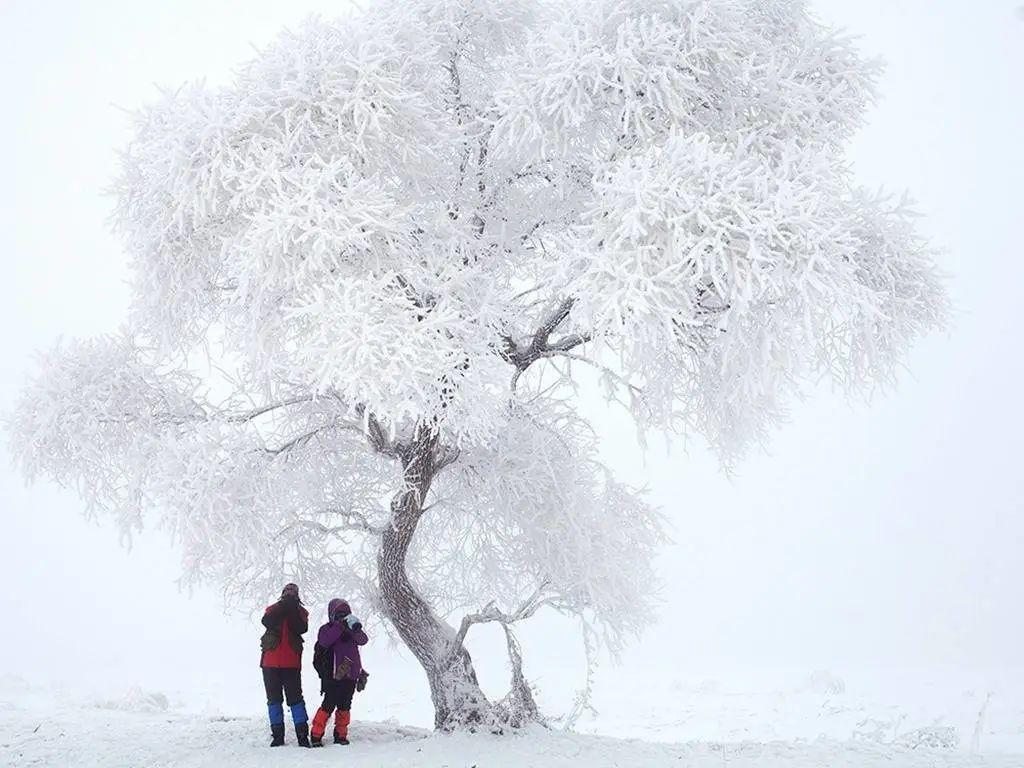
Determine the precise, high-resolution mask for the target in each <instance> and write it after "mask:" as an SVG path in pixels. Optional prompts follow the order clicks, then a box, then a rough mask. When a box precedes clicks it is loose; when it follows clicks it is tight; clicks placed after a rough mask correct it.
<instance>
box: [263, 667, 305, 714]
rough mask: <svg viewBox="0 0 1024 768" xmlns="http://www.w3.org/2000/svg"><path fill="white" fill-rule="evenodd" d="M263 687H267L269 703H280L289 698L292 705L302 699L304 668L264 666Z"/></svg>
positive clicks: (289, 703)
mask: <svg viewBox="0 0 1024 768" xmlns="http://www.w3.org/2000/svg"><path fill="white" fill-rule="evenodd" d="M263 687H264V688H266V689H267V704H280V703H281V702H282V701H284V700H285V699H287V701H288V706H289V707H291V706H293V705H295V704H298V703H300V702H301V701H302V670H299V669H280V668H278V667H264V668H263Z"/></svg>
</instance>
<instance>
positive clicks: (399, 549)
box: [377, 435, 492, 731]
mask: <svg viewBox="0 0 1024 768" xmlns="http://www.w3.org/2000/svg"><path fill="white" fill-rule="evenodd" d="M434 448H435V441H434V440H433V439H432V438H430V437H426V436H422V435H419V436H417V439H416V440H415V441H414V443H413V445H412V446H411V447H410V448H409V449H408V450H407V451H406V452H405V455H404V456H403V465H404V467H405V472H404V474H405V482H406V488H405V489H404V490H403V491H401V492H400V493H398V494H397V495H396V496H395V498H394V500H393V501H392V502H391V511H392V524H391V525H390V526H388V527H387V529H386V530H385V531H384V533H383V534H382V536H381V546H380V551H379V552H378V555H377V574H378V582H379V586H380V594H381V602H382V604H383V610H384V614H385V615H386V616H387V617H388V619H389V620H390V621H391V623H392V625H394V627H395V630H396V631H397V632H398V635H399V637H401V638H402V640H403V641H404V642H405V644H406V645H407V646H409V649H410V650H411V651H412V652H413V655H414V656H415V657H416V659H417V660H418V661H419V662H420V664H421V665H422V666H423V669H424V671H425V672H426V673H427V681H428V682H429V683H430V696H431V699H432V700H433V702H434V727H435V728H437V729H439V730H446V731H450V730H454V729H456V728H459V727H464V726H469V727H473V726H474V725H485V724H489V722H490V720H491V713H492V706H491V703H490V702H489V701H488V700H487V697H486V696H485V695H484V693H483V691H482V690H481V689H480V684H479V682H478V681H477V677H476V672H475V671H474V669H473V661H472V659H471V658H470V656H469V652H468V651H466V649H465V648H464V647H462V646H461V645H460V646H459V647H458V648H457V649H453V641H454V639H455V636H456V632H455V630H454V629H452V628H451V627H450V626H449V625H448V624H447V623H446V622H444V621H443V620H442V619H440V618H439V617H438V616H437V615H436V614H435V613H434V612H433V611H432V610H431V609H430V606H429V605H427V604H426V602H425V601H424V600H423V598H422V597H421V596H420V595H419V593H417V592H416V589H415V588H414V587H413V585H412V584H411V583H410V581H409V576H408V574H407V573H406V571H405V558H406V555H407V554H408V551H409V545H410V544H411V542H412V538H413V535H414V534H415V532H416V526H417V524H418V523H419V519H420V517H421V516H422V514H423V503H424V500H425V499H426V496H427V491H429V490H430V484H431V482H432V480H433V476H434V472H435V461H436V456H435V451H434Z"/></svg>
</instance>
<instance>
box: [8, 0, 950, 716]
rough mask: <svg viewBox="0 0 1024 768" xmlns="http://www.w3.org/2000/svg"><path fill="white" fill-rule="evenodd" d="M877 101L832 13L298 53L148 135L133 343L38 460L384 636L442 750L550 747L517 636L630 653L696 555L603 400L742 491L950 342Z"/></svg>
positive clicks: (75, 352) (19, 420) (67, 372)
mask: <svg viewBox="0 0 1024 768" xmlns="http://www.w3.org/2000/svg"><path fill="white" fill-rule="evenodd" d="M874 76H875V69H874V67H873V66H871V65H868V64H865V63H864V62H863V61H862V60H861V59H860V58H858V56H857V54H856V53H855V51H854V50H853V49H852V48H851V47H850V46H849V44H848V43H847V42H846V41H845V40H843V39H842V38H839V37H837V36H835V35H834V34H833V33H831V32H830V31H828V30H827V29H825V28H824V27H822V26H820V25H819V24H818V23H816V22H815V21H814V20H812V19H811V18H810V17H809V15H808V13H807V10H806V8H805V4H804V3H803V2H800V1H799V0H558V1H557V2H542V1H541V0H393V1H392V2H385V3H381V4H379V5H377V6H374V7H372V8H371V9H370V10H369V11H366V12H363V13H361V14H359V15H357V16H353V17H351V18H346V19H344V20H341V21H337V22H326V21H320V20H314V21H311V22H309V23H307V24H306V25H305V26H303V27H302V28H301V29H300V30H299V31H298V32H294V33H293V32H287V33H284V34H282V35H281V37H280V38H279V39H278V40H277V41H276V42H274V43H273V44H272V45H270V46H269V47H268V48H266V49H265V50H263V51H261V52H260V53H258V55H256V56H255V58H254V59H253V60H252V61H250V62H249V63H248V64H246V65H245V66H244V67H243V68H242V69H241V70H240V71H239V72H238V73H237V76H236V77H235V79H234V81H233V82H232V83H231V84H230V85H228V86H226V87H221V88H211V87H205V86H203V85H197V86H189V87H185V88H182V89H181V90H179V91H177V92H174V93H172V94H168V95H166V96H165V97H164V98H163V99H162V101H160V102H159V103H157V104H155V105H153V106H150V107H148V108H146V109H145V110H143V111H141V112H140V113H139V114H138V115H137V118H136V120H137V126H136V134H135V138H134V140H133V141H132V142H131V144H130V145H129V146H128V148H127V150H126V152H125V153H124V158H123V172H122V174H121V176H120V178H119V180H118V182H117V185H116V189H117V195H118V205H117V210H116V222H117V227H118V229H119V230H120V232H121V233H122V234H123V236H124V239H125V242H126V244H127V249H128V251H129V253H130V258H131V264H132V268H133V270H134V282H133V286H134V310H133V313H132V315H131V318H130V321H129V323H128V325H127V327H126V330H125V331H124V332H123V333H122V334H120V335H118V336H115V337H112V338H102V339H96V340H91V341H77V342H72V343H68V344H63V345H59V346H58V347H57V348H56V349H55V350H54V351H52V352H50V353H49V354H47V355H45V356H43V357H42V360H41V371H40V373H39V375H38V376H37V378H35V379H34V380H33V382H32V383H31V384H30V385H29V386H28V387H27V388H26V390H25V392H24V395H23V398H22V400H21V402H20V404H19V405H18V407H17V408H16V410H15V411H14V413H13V415H12V416H11V418H10V424H9V427H10V429H11V432H12V445H13V446H14V450H15V453H16V455H17V458H18V460H19V461H20V464H21V466H22V468H23V470H24V472H25V473H26V474H27V475H28V476H29V477H30V478H32V477H36V476H40V475H41V476H47V477H50V478H53V479H55V480H57V481H58V482H60V483H62V484H64V485H66V486H70V487H73V488H75V489H76V490H77V491H78V492H79V493H80V494H81V495H82V496H83V498H84V499H85V501H86V503H87V504H88V508H89V510H91V511H93V512H95V513H104V514H108V515H112V516H113V517H114V518H115V519H116V520H117V522H118V523H119V524H120V527H121V529H122V530H123V531H124V532H125V533H130V532H131V531H133V530H135V529H137V528H139V527H141V525H142V522H143V519H144V518H145V517H147V516H152V517H154V518H155V519H156V520H157V521H158V522H159V525H160V526H162V527H164V528H166V529H167V530H168V531H169V532H170V534H171V535H172V536H173V538H174V539H175V540H176V541H177V542H178V543H179V544H180V547H181V549H182V551H183V566H184V579H185V581H186V582H198V581H212V582H214V583H219V584H222V585H223V586H224V588H225V590H226V593H227V595H228V596H229V597H231V598H233V599H235V600H237V601H240V602H241V603H243V604H250V605H251V604H253V602H254V601H255V600H256V599H257V598H263V597H264V596H265V595H267V594H273V593H274V590H275V589H276V588H277V587H278V586H279V585H280V583H281V582H282V581H285V580H294V581H298V582H300V583H302V584H303V587H304V589H305V590H306V592H308V593H312V594H314V595H318V596H325V595H330V594H337V593H342V594H345V595H346V596H347V597H350V598H351V599H354V600H357V601H359V602H360V603H364V604H368V605H370V606H372V608H373V609H374V610H375V611H376V613H377V614H378V617H380V618H382V619H383V620H384V621H383V623H384V625H385V626H387V627H389V628H390V630H391V631H393V632H394V633H395V634H396V635H397V636H398V637H399V638H400V639H401V640H402V641H403V642H404V643H405V644H406V645H407V646H408V647H409V649H410V650H411V651H412V653H413V654H414V655H415V656H416V658H417V659H418V660H419V661H420V663H421V664H422V665H423V668H424V669H425V671H426V674H427V678H428V680H429V683H430V690H431V695H432V699H433V703H434V706H435V710H436V723H437V726H438V727H440V728H453V727H457V726H459V725H461V724H466V723H494V722H520V721H522V720H523V719H529V718H531V717H533V716H535V715H536V708H535V706H534V704H533V699H532V696H531V693H530V687H529V685H528V684H527V683H526V681H525V679H524V677H523V673H522V666H521V663H520V656H519V647H518V645H517V644H516V641H515V637H514V635H513V634H512V631H511V625H512V624H513V623H514V622H515V621H518V620H522V619H526V618H528V617H530V616H531V615H533V614H534V613H535V612H536V611H537V610H538V609H540V608H542V607H543V608H549V609H554V610H557V611H561V612H563V613H565V614H569V615H571V616H575V617H579V618H580V619H581V620H582V622H583V624H584V626H585V628H586V631H587V633H588V637H597V638H600V639H602V640H603V641H605V642H606V643H607V644H608V645H609V646H610V647H612V648H613V649H614V648H616V647H618V645H619V643H620V642H622V641H623V639H624V638H625V637H627V636H628V635H630V634H632V633H635V632H637V631H638V630H640V629H641V627H642V626H643V625H644V623H645V621H646V620H647V619H648V617H649V615H650V609H651V590H652V585H653V584H654V583H655V579H654V578H653V574H652V566H651V562H652V556H653V554H654V552H655V550H656V547H657V546H658V544H659V542H660V541H661V539H662V531H661V523H660V519H659V516H658V514H657V513H656V512H655V511H654V510H652V509H651V508H650V507H649V506H648V505H647V504H646V503H645V502H644V500H643V498H642V496H641V495H640V494H639V493H638V492H637V491H635V490H634V489H632V488H629V487H626V486H624V485H622V484H621V483H619V482H617V481H616V480H615V479H614V478H613V477H612V476H611V474H610V473H609V471H608V469H607V468H606V467H604V466H602V464H601V462H600V461H599V459H598V456H597V453H596V448H597V446H596V445H595V440H594V438H593V436H592V433H591V429H590V425H589V424H588V423H587V421H586V419H585V418H583V417H582V416H581V415H580V414H579V413H578V411H577V409H576V404H575V403H576V401H575V400H574V396H575V393H576V387H577V384H578V383H579V381H580V380H581V379H584V378H588V379H590V380H596V381H599V382H601V383H603V385H604V388H605V392H606V394H607V395H608V397H609V398H610V399H612V400H615V401H617V402H618V403H620V404H621V406H622V407H624V408H626V409H628V411H629V412H630V413H631V414H632V415H633V416H634V417H635V419H636V422H637V425H638V427H639V428H640V431H641V433H643V432H646V431H648V430H657V431H661V432H666V433H669V434H679V433H686V432H689V433H697V434H701V435H703V436H705V437H706V439H707V440H708V441H709V443H710V444H711V445H712V446H713V447H714V448H715V449H716V450H717V451H718V452H719V453H720V454H721V456H722V457H723V460H724V461H725V462H726V463H729V462H731V461H733V460H734V459H735V457H737V456H738V455H739V453H740V451H741V450H742V448H743V446H744V445H747V444H749V443H750V442H751V441H759V440H761V439H763V438H764V437H765V436H766V433H767V432H768V430H769V428H770V426H771V425H772V424H773V423H775V422H776V421H777V420H778V419H779V417H780V416H781V415H782V414H783V413H784V411H785V408H786V405H787V403H788V402H789V401H790V400H792V399H793V397H794V395H796V394H798V392H799V389H800V387H801V385H802V383H803V382H807V381H812V380H815V379H819V378H821V377H822V376H825V377H830V378H831V379H832V380H834V381H836V382H838V383H840V384H841V385H842V386H844V387H845V388H847V389H848V390H849V391H851V392H854V393H856V392H862V391H864V390H865V389H866V388H869V387H871V386H873V385H875V384H876V383H877V382H879V381H883V382H884V381H887V380H889V379H890V378H891V377H892V375H893V373H894V371H895V369H896V368H897V366H898V365H899V363H900V360H901V357H902V356H903V355H904V353H905V351H906V350H907V348H908V346H909V345H910V344H911V343H912V342H913V341H914V340H915V339H916V338H917V337H918V336H920V335H921V334H922V333H923V332H925V331H927V330H929V329H931V328H933V327H935V326H937V325H939V324H941V322H942V320H943V317H944V313H945V305H946V300H945V297H944V293H943V289H942V286H941V283H940V281H939V280H938V278H937V277H936V273H935V268H934V265H933V263H932V260H931V258H930V255H929V251H928V249H927V247H926V245H925V244H924V243H923V242H922V241H921V240H920V239H919V237H918V236H917V235H916V234H915V232H914V229H913V227H912V225H911V222H910V216H909V215H908V212H907V210H906V209H905V207H904V206H903V205H902V204H894V203H892V202H890V201H889V200H888V199H886V198H882V197H878V196H875V195H872V194H868V193H865V192H864V191H862V190H861V189H859V188H858V187H857V186H856V185H855V184H854V182H853V181H852V179H851V175H850V171H849V169H848V166H847V164H846V161H845V160H844V156H843V150H844V144H845V143H846V141H847V139H848V138H849V137H850V135H851V133H852V132H853V131H854V130H855V129H856V128H857V127H858V125H859V124H860V122H861V118H862V114H863V112H864V110H865V107H866V106H867V105H868V103H869V102H870V100H871V98H872V88H873V79H874ZM624 604H629V605H630V606H631V610H630V611H628V612H625V613H623V612H622V611H620V610H619V607H620V606H622V605H624ZM463 617H464V618H463ZM449 621H454V626H453V625H452V624H450V623H449ZM484 621H497V622H500V623H501V624H502V625H503V626H504V627H505V629H506V632H507V638H508V642H509V651H510V654H511V658H512V662H513V664H512V666H513V686H512V690H511V693H510V694H509V697H508V698H507V699H505V700H504V701H502V702H497V703H492V702H490V701H488V699H487V697H486V696H485V695H484V694H483V693H482V691H481V690H480V687H479V685H478V683H477V679H476V675H475V673H474V670H473V665H472V661H471V658H470V655H469V654H468V652H467V651H466V648H465V645H464V641H465V639H466V636H467V632H468V631H469V630H470V629H471V627H472V626H473V625H474V624H477V623H480V622H484Z"/></svg>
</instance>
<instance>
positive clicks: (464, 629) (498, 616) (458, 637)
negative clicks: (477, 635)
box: [450, 581, 548, 659]
mask: <svg viewBox="0 0 1024 768" xmlns="http://www.w3.org/2000/svg"><path fill="white" fill-rule="evenodd" d="M547 587H548V583H547V582H546V581H545V582H544V583H543V584H541V585H540V586H539V587H537V589H536V591H534V593H533V594H532V595H530V597H528V598H527V599H526V600H524V601H523V604H522V605H520V606H519V607H518V608H517V609H516V610H514V611H513V612H512V613H505V612H504V611H502V610H501V609H500V608H498V607H497V606H496V605H495V601H494V600H492V601H491V602H489V603H488V604H487V605H485V606H484V607H483V608H481V609H480V610H479V611H477V612H476V613H470V614H467V615H465V616H463V617H462V623H461V624H460V625H459V631H458V632H456V633H455V637H454V638H453V639H452V649H451V652H450V653H451V658H453V659H454V658H455V655H456V654H457V653H458V652H459V649H460V648H461V647H462V644H463V643H464V642H465V641H466V635H467V634H468V632H469V628H470V627H472V626H473V625H474V624H487V623H489V622H492V621H497V622H499V623H500V624H502V625H504V626H508V625H509V624H514V623H515V622H517V621H523V620H524V619H528V618H530V617H531V616H533V614H535V613H536V612H537V610H538V609H540V608H541V607H542V606H544V605H546V604H547V603H548V600H547V598H543V597H542V595H543V594H544V590H546V589H547Z"/></svg>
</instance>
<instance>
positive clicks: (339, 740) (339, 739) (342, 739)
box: [334, 731, 348, 744]
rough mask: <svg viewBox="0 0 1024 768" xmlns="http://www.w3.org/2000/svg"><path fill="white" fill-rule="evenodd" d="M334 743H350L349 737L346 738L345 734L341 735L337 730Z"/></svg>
mask: <svg viewBox="0 0 1024 768" xmlns="http://www.w3.org/2000/svg"><path fill="white" fill-rule="evenodd" d="M334 743H335V744H348V739H347V738H345V737H344V736H339V735H338V733H337V731H335V733H334Z"/></svg>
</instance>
